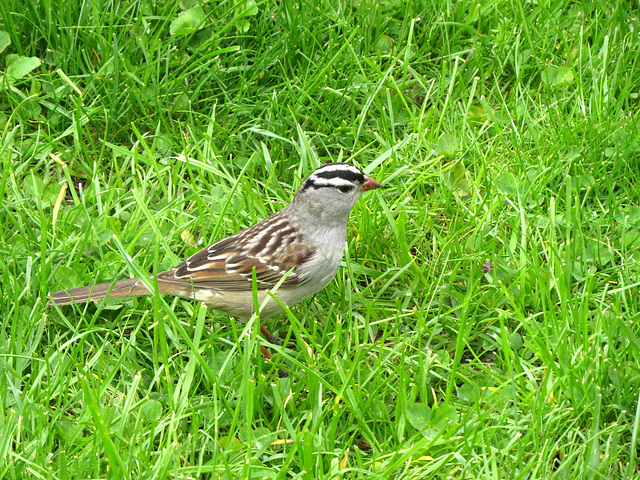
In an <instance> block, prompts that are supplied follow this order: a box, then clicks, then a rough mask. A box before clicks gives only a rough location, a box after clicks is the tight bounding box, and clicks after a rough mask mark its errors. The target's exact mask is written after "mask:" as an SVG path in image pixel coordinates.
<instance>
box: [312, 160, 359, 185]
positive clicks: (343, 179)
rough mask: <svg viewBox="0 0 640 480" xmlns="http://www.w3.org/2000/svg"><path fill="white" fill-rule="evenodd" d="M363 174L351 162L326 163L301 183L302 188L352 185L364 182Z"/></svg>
mask: <svg viewBox="0 0 640 480" xmlns="http://www.w3.org/2000/svg"><path fill="white" fill-rule="evenodd" d="M365 179H366V177H365V174H364V173H363V172H362V170H360V169H359V168H358V167H356V166H355V165H352V164H351V163H341V162H333V163H327V164H326V165H323V166H321V167H320V168H318V169H316V170H314V171H313V172H312V173H311V175H309V178H307V179H306V180H305V181H304V183H303V184H302V190H305V189H307V188H323V187H334V188H339V187H341V186H342V187H343V186H354V185H360V186H362V184H364V182H365Z"/></svg>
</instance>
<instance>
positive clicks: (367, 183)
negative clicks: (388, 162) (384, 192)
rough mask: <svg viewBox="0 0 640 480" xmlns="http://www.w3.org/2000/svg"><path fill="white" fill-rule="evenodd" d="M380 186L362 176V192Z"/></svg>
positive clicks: (369, 178) (380, 185) (371, 179)
mask: <svg viewBox="0 0 640 480" xmlns="http://www.w3.org/2000/svg"><path fill="white" fill-rule="evenodd" d="M380 187H382V184H381V183H379V182H376V181H375V180H374V179H373V178H371V177H368V176H366V175H365V176H364V183H363V184H362V191H363V192H366V191H367V190H373V189H374V188H380Z"/></svg>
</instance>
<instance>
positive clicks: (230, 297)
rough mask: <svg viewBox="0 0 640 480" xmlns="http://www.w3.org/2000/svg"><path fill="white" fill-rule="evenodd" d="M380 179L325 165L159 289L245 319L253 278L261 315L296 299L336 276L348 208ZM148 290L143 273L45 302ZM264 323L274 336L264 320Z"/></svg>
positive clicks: (346, 166)
mask: <svg viewBox="0 0 640 480" xmlns="http://www.w3.org/2000/svg"><path fill="white" fill-rule="evenodd" d="M380 187H382V184H380V183H379V182H377V181H376V180H374V179H373V178H371V177H369V176H368V175H365V173H364V172H363V171H362V170H361V169H360V168H358V167H356V166H355V165H353V164H351V163H344V162H332V163H327V164H325V165H322V166H320V167H319V168H317V169H316V170H314V171H313V172H312V173H311V174H310V175H309V176H308V177H307V178H306V179H305V180H304V182H303V183H302V184H301V186H300V188H299V189H298V191H297V192H296V194H295V196H294V198H293V201H292V202H291V203H290V204H289V205H287V206H286V207H284V208H282V209H281V210H279V211H277V212H276V213H274V214H272V215H271V216H269V217H267V218H266V219H264V220H262V221H261V222H259V223H256V224H255V225H253V226H251V227H249V228H247V229H245V230H242V231H240V232H238V233H236V234H234V235H231V236H229V237H227V238H224V239H222V240H219V241H217V242H215V243H213V244H212V245H210V246H208V247H206V248H204V249H202V250H200V251H198V252H197V253H195V254H193V255H191V256H190V257H189V258H187V259H186V260H184V261H183V262H182V263H180V264H179V265H178V266H177V267H175V268H172V269H170V270H167V271H164V272H161V273H159V274H157V275H156V276H155V279H154V280H155V282H156V283H157V287H158V291H159V293H161V294H167V295H174V296H178V297H181V298H184V299H193V300H196V301H200V302H202V303H204V304H205V305H207V307H209V308H212V309H214V310H219V311H221V312H223V313H226V314H228V315H230V316H232V317H235V318H237V319H238V320H239V321H242V322H246V321H248V320H249V319H250V318H251V316H252V315H253V314H254V313H255V312H254V288H253V278H255V281H256V287H257V288H256V290H257V300H258V304H259V305H263V302H264V300H265V299H267V298H268V297H269V300H268V301H267V302H266V304H265V305H264V306H263V307H262V308H261V309H260V311H259V314H260V321H261V322H263V321H264V320H267V319H269V318H270V317H272V316H273V315H275V314H277V313H280V312H282V311H283V307H282V305H281V304H280V302H282V303H284V304H285V305H287V306H293V305H295V304H297V303H299V302H301V301H303V300H305V299H306V298H308V297H310V296H312V295H314V294H315V293H317V292H319V291H320V290H322V289H324V288H325V287H326V286H327V285H328V284H329V283H330V282H331V281H332V280H333V278H334V277H335V275H336V273H337V272H338V270H339V268H340V262H341V260H342V257H343V254H344V247H345V242H346V237H347V227H348V220H349V214H350V213H351V210H352V209H353V207H354V206H355V204H356V201H357V200H358V198H359V197H360V195H361V194H362V193H363V192H366V191H368V190H373V189H377V188H380ZM150 278H152V277H150ZM152 281H153V280H152ZM278 284H279V285H278ZM275 287H278V288H277V289H276V290H275V292H272V295H275V296H276V297H277V298H278V300H280V302H277V301H274V299H273V298H270V294H269V291H271V290H272V289H275ZM151 293H152V292H151V291H150V290H149V289H147V287H146V286H145V285H144V283H143V282H142V281H141V280H140V279H138V278H131V279H126V280H118V281H115V282H105V283H99V284H97V285H89V286H84V287H79V288H72V289H69V290H60V291H57V292H54V293H50V294H49V301H48V303H47V305H48V306H53V305H54V304H55V305H59V306H62V305H71V304H79V303H85V302H89V301H99V300H102V299H104V298H110V299H115V298H123V297H134V296H140V295H150V294H151ZM261 330H262V332H263V334H264V335H265V336H266V337H267V340H268V341H269V342H274V343H275V340H274V337H273V336H272V335H271V334H270V333H269V332H268V331H267V330H266V329H265V328H263V327H261ZM268 358H270V357H268Z"/></svg>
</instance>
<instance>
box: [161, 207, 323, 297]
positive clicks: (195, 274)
mask: <svg viewBox="0 0 640 480" xmlns="http://www.w3.org/2000/svg"><path fill="white" fill-rule="evenodd" d="M282 213H283V210H280V211H279V212H277V213H276V214H274V215H272V216H270V217H268V218H267V219H265V220H263V221H262V222H260V223H258V224H256V225H254V226H252V227H250V228H248V229H246V230H243V231H241V232H239V233H236V234H235V235H231V236H230V237H227V238H224V239H222V240H220V241H218V242H216V243H214V244H213V245H211V246H209V247H207V248H204V249H202V250H200V251H199V252H197V253H195V254H193V255H192V256H191V257H189V258H187V259H186V260H185V261H184V262H182V263H181V264H180V265H178V266H177V267H176V268H174V269H172V270H168V271H166V272H162V273H161V274H159V275H158V280H162V281H165V282H170V283H176V284H181V285H185V284H187V285H189V286H192V287H195V288H198V287H202V288H211V289H223V290H236V291H240V290H245V291H246V290H251V277H252V272H253V270H254V269H255V272H256V280H257V282H258V288H260V289H267V288H272V287H273V286H275V285H276V284H277V283H278V282H279V281H280V280H281V279H282V277H283V276H284V275H286V274H287V273H288V272H289V271H291V270H292V271H291V273H290V274H289V275H288V276H287V278H286V280H285V281H284V283H283V285H284V286H294V285H300V284H302V283H304V281H305V279H304V278H303V276H302V275H300V272H296V270H295V267H296V266H297V265H299V264H300V263H301V262H303V261H304V260H306V259H308V258H309V257H311V256H312V255H313V254H314V253H315V251H316V248H315V246H314V245H313V244H312V243H311V242H309V241H308V240H307V239H305V238H304V237H303V236H302V235H301V234H300V233H299V232H298V231H297V229H295V228H294V227H293V226H292V225H290V224H289V222H288V220H287V218H286V216H285V215H282Z"/></svg>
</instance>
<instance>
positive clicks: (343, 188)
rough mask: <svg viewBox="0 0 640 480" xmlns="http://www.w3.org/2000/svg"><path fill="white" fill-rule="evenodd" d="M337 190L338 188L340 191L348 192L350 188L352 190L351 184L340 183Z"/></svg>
mask: <svg viewBox="0 0 640 480" xmlns="http://www.w3.org/2000/svg"><path fill="white" fill-rule="evenodd" d="M338 190H340V191H341V192H342V193H349V192H350V191H351V190H353V186H351V185H340V186H339V187H338Z"/></svg>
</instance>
